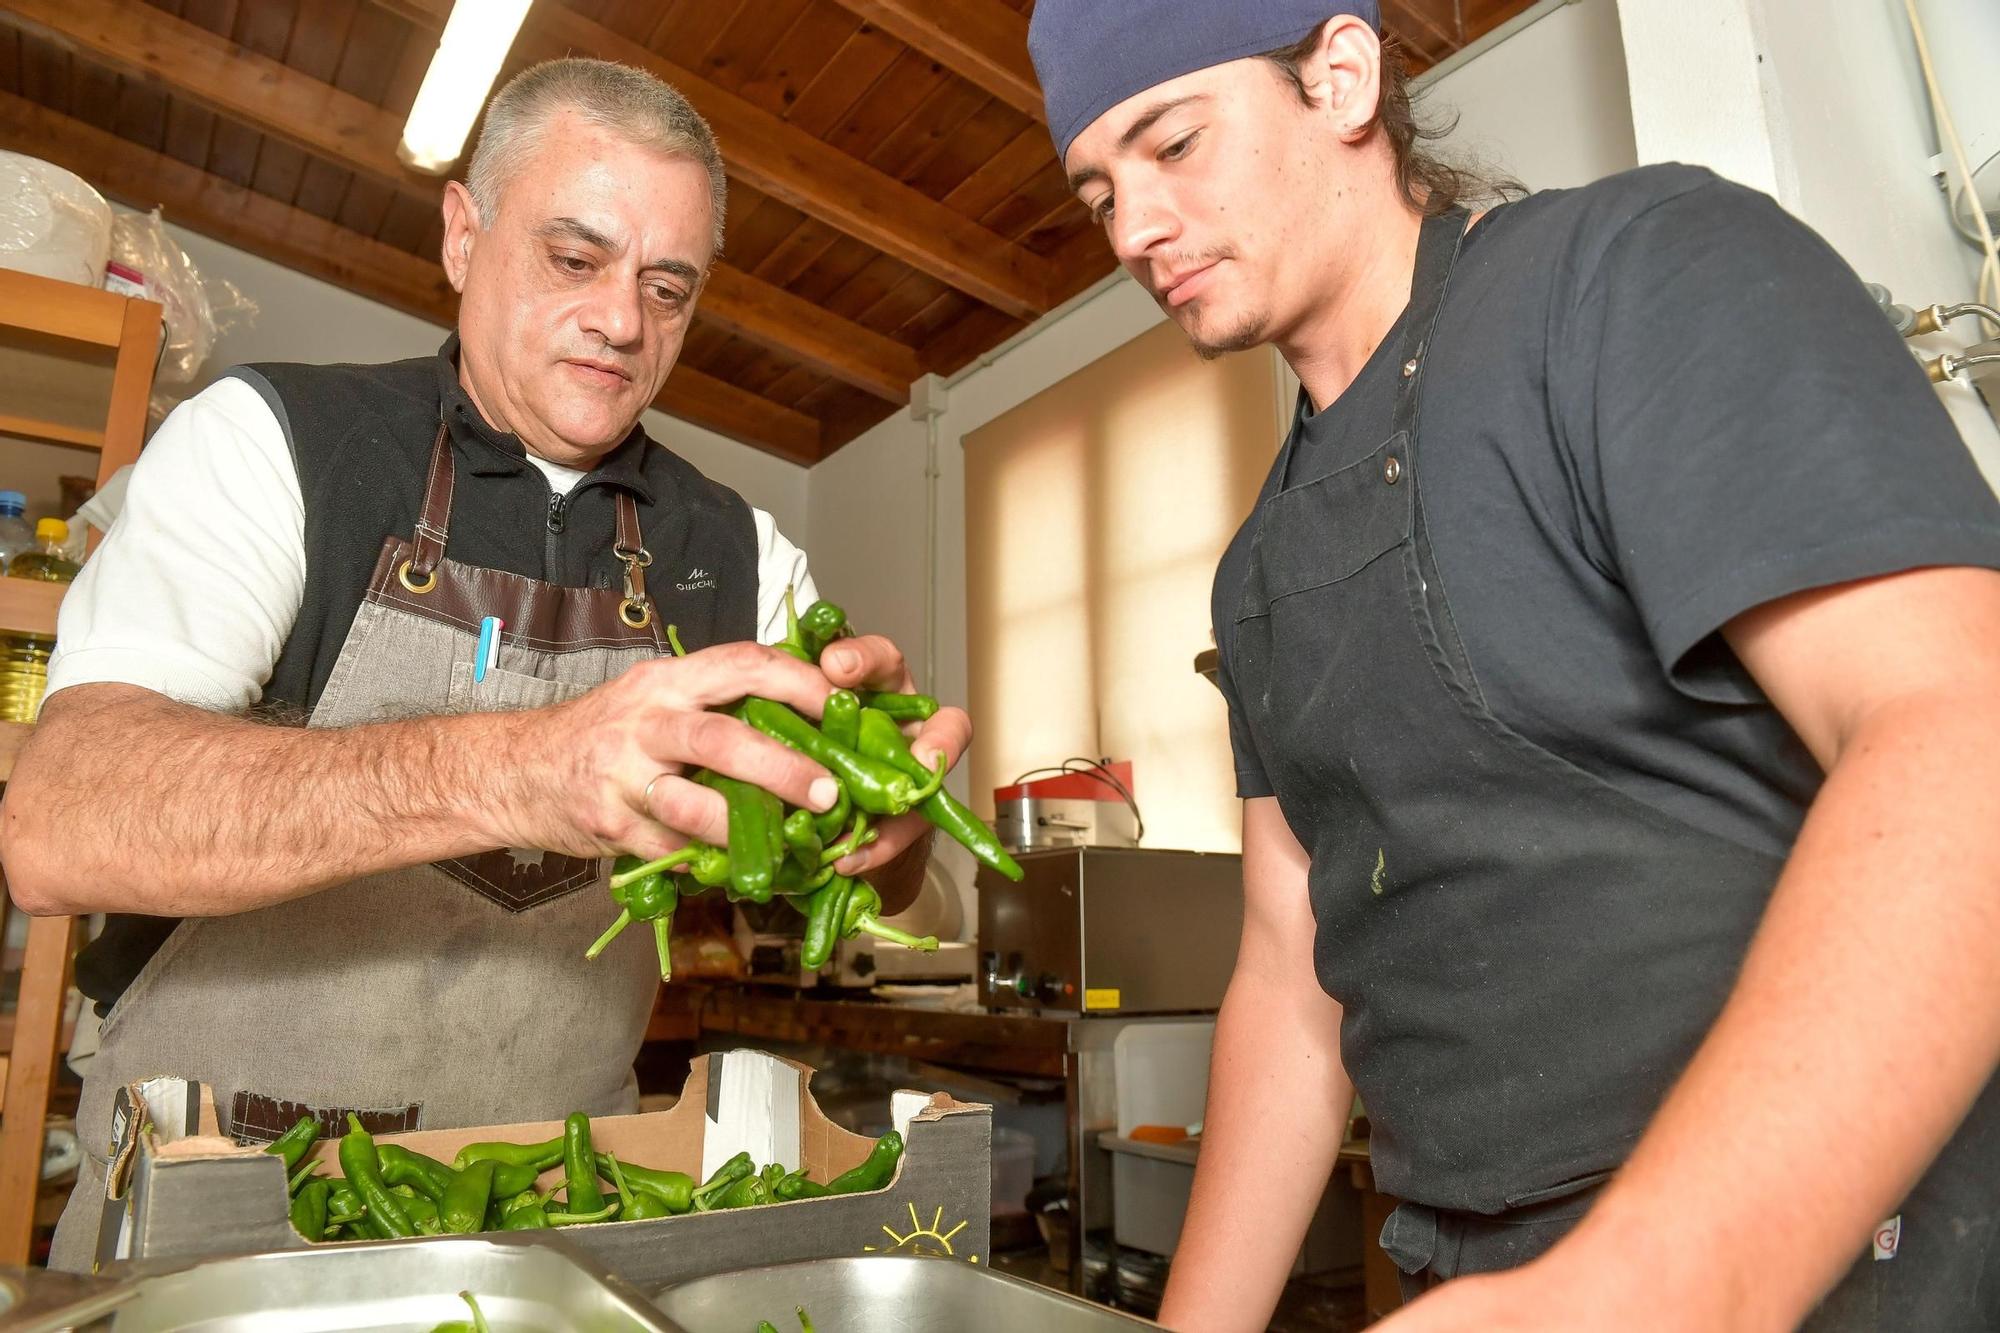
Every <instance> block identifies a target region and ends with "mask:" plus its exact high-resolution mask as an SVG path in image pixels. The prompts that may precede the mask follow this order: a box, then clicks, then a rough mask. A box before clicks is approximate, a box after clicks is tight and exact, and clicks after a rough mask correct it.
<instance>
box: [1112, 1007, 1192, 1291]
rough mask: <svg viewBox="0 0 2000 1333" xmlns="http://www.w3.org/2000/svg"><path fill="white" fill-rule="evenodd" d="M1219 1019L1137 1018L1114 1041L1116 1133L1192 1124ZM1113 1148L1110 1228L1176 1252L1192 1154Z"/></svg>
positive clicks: (1135, 1241) (1154, 1249)
mask: <svg viewBox="0 0 2000 1333" xmlns="http://www.w3.org/2000/svg"><path fill="white" fill-rule="evenodd" d="M1214 1042H1215V1023H1214V1022H1213V1021H1212V1020H1211V1021H1207V1022H1198V1023H1139V1024H1134V1025H1133V1026H1131V1027H1129V1028H1126V1029H1125V1030H1124V1031H1123V1032H1121V1033H1119V1034H1118V1037H1117V1040H1116V1041H1114V1042H1113V1043H1112V1046H1111V1058H1112V1064H1113V1066H1114V1068H1115V1071H1116V1077H1117V1080H1118V1134H1119V1136H1120V1137H1121V1138H1122V1137H1124V1136H1126V1135H1129V1134H1130V1133H1131V1132H1132V1131H1133V1130H1134V1129H1135V1128H1137V1127H1138V1126H1140V1125H1192V1124H1195V1123H1197V1122H1198V1121H1200V1120H1201V1118H1202V1114H1203V1110H1204V1108H1205V1106H1206V1105H1207V1102H1208V1059H1209V1053H1210V1051H1211V1049H1212V1047H1213V1045H1214ZM1145 1147H1146V1145H1142V1146H1141V1148H1140V1150H1139V1151H1113V1152H1112V1154H1111V1197H1112V1230H1113V1233H1114V1234H1115V1235H1116V1236H1117V1238H1118V1243H1119V1244H1120V1245H1124V1246H1129V1247H1130V1248H1132V1249H1135V1250H1147V1251H1149V1252H1151V1253H1153V1254H1163V1255H1171V1254H1172V1253H1173V1252H1174V1248H1175V1246H1176V1245H1177V1244H1178V1243H1179V1241H1180V1234H1181V1222H1182V1221H1183V1220H1184V1219H1185V1218H1186V1216H1187V1205H1188V1192H1189V1191H1190V1190H1192V1189H1193V1188H1194V1153H1193V1152H1191V1151H1189V1150H1188V1149H1187V1148H1186V1147H1184V1146H1179V1147H1176V1148H1173V1149H1169V1150H1167V1151H1164V1152H1157V1151H1156V1152H1147V1151H1145Z"/></svg>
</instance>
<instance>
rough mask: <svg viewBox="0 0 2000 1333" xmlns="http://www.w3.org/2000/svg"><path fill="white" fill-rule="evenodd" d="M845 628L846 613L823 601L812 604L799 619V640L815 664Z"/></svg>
mask: <svg viewBox="0 0 2000 1333" xmlns="http://www.w3.org/2000/svg"><path fill="white" fill-rule="evenodd" d="M846 628H847V612H845V611H843V610H841V609H840V608H839V607H837V606H835V605H834V604H833V603H832V602H829V601H825V600H821V601H817V602H814V603H813V604H812V605H811V606H809V607H807V608H806V613H805V614H804V615H802V616H800V617H799V638H800V639H801V641H802V642H803V643H804V644H805V649H806V652H808V653H809V654H811V655H812V660H813V661H815V662H817V661H819V656H820V654H821V653H823V652H825V651H826V646H827V645H828V644H830V643H832V642H833V641H834V640H835V639H837V638H839V637H840V635H841V633H842V631H844V630H845V629H846Z"/></svg>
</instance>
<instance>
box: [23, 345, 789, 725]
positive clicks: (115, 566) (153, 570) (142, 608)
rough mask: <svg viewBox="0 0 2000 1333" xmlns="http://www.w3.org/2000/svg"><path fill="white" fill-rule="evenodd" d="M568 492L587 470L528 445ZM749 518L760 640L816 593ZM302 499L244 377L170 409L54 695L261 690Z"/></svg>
mask: <svg viewBox="0 0 2000 1333" xmlns="http://www.w3.org/2000/svg"><path fill="white" fill-rule="evenodd" d="M528 457H529V461H530V462H532V463H534V464H535V465H536V466H537V467H538V468H540V469H541V471H542V474H543V475H544V476H546V477H547V478H548V479H549V485H550V486H551V487H552V488H553V489H555V490H557V491H559V492H562V493H563V494H567V493H568V492H569V491H570V489H571V488H573V487H574V486H575V485H576V483H577V482H578V481H580V480H582V478H583V477H584V475H585V474H584V473H582V472H578V471H576V470H575V469H573V468H566V467H561V466H558V465H557V464H554V463H550V462H548V461H547V460H545V459H540V458H536V457H535V456H534V455H532V454H530V455H529V456H528ZM750 512H751V517H752V518H753V520H754V521H755V523H756V531H757V625H758V631H757V632H758V638H759V640H760V641H761V642H764V643H775V642H777V641H778V640H779V639H782V638H783V637H784V636H785V589H786V588H787V587H792V588H796V589H797V597H798V604H799V606H801V607H804V606H806V605H808V604H810V603H811V602H812V601H813V599H814V598H815V597H817V596H818V593H817V592H816V591H815V589H814V587H813V582H812V576H811V575H810V574H809V573H807V571H806V557H805V553H804V552H802V551H800V550H799V549H798V548H797V547H796V546H793V545H792V544H791V542H789V541H787V540H786V539H785V537H784V535H783V534H782V533H780V532H779V531H778V529H777V525H776V524H775V523H774V522H773V521H772V519H771V516H770V515H769V514H767V513H765V512H764V511H763V510H761V509H752V510H751V511H750ZM305 586H306V545H305V501H304V499H303V498H302V497H301V495H300V492H299V476H298V469H297V467H296V465H294V463H293V462H292V452H291V448H290V446H288V445H287V444H286V442H285V432H284V428H283V427H282V426H280V425H279V424H278V419H277V418H276V417H275V416H273V415H272V413H271V409H270V406H269V405H268V404H266V403H265V401H264V399H263V398H262V397H261V396H260V395H259V394H258V393H257V391H256V390H255V389H253V388H251V387H250V386H249V385H248V384H246V383H244V382H243V381H242V380H239V379H235V378H233V377H231V378H225V379H221V380H217V381H216V382H215V383H214V384H212V385H210V386H209V387H208V388H206V389H204V390H202V391H201V392H200V393H199V394H196V395H195V396H194V397H193V398H190V399H189V400H188V401H187V402H185V403H182V404H181V405H180V406H179V407H177V408H175V409H174V411H173V413H172V414H171V415H170V416H168V417H167V419H166V420H165V421H164V422H162V423H161V425H160V428H159V430H158V431H157V432H155V433H154V435H153V438H152V441H151V443H149V444H148V445H147V446H146V449H145V452H144V453H142V454H140V456H139V462H138V465H137V467H136V468H134V470H133V473H132V481H131V485H130V486H129V487H128V488H127V490H126V494H125V507H124V509H123V510H121V511H120V513H119V515H118V518H117V521H116V522H114V523H113V524H112V525H111V530H110V532H108V533H106V534H105V537H104V540H103V542H102V543H100V544H99V546H98V548H97V552H96V554H95V555H93V556H91V558H90V559H89V560H88V561H86V562H85V564H84V566H83V572H82V573H81V574H79V575H78V576H77V580H76V583H75V585H74V586H73V587H72V588H71V589H70V590H69V592H68V594H67V595H66V596H65V597H64V598H63V602H62V610H61V613H60V615H59V617H58V619H57V622H56V650H55V653H54V655H53V656H52V657H51V658H50V660H49V692H50V693H51V694H53V693H55V692H56V691H57V690H61V689H65V688H67V687H69V686H71V685H83V684H87V683H91V682H96V681H115V682H119V683H122V684H127V685H139V686H143V687H145V688H146V689H149V690H154V691H157V692H158V693H160V694H164V695H166V696H167V697H169V698H171V699H178V700H180V701H181V702H183V703H188V704H193V705H195V706H197V707H200V708H207V709H211V710H214V711H216V712H241V711H242V710H244V709H246V708H248V707H250V706H251V705H252V704H255V703H256V702H257V701H258V700H259V699H260V698H261V697H262V696H263V691H264V685H265V682H267V681H268V680H270V678H271V671H272V669H273V667H275V666H276V665H277V661H278V654H279V652H280V651H281V650H282V649H283V648H284V646H285V640H286V639H287V638H288V637H290V635H291V632H292V624H293V622H294V621H295V620H297V618H298V614H299V608H300V606H301V605H302V604H303V602H304V599H305Z"/></svg>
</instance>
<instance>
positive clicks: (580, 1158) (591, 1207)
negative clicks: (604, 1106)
mask: <svg viewBox="0 0 2000 1333" xmlns="http://www.w3.org/2000/svg"><path fill="white" fill-rule="evenodd" d="M563 1181H564V1183H565V1184H566V1185H567V1186H568V1187H569V1192H568V1194H567V1195H566V1196H565V1202H566V1206H567V1208H568V1209H569V1211H570V1212H572V1213H594V1212H596V1211H598V1210H599V1209H600V1208H602V1207H604V1191H602V1190H600V1189H599V1188H597V1159H596V1157H595V1156H593V1155H592V1153H591V1148H590V1117H589V1116H587V1115H585V1114H584V1113H583V1112H581V1111H572V1112H570V1114H569V1118H568V1119H566V1120H564V1121H563Z"/></svg>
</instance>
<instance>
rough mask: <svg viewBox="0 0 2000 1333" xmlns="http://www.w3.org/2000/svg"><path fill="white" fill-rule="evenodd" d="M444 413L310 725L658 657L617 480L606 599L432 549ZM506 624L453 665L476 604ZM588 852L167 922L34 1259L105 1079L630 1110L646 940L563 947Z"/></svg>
mask: <svg viewBox="0 0 2000 1333" xmlns="http://www.w3.org/2000/svg"><path fill="white" fill-rule="evenodd" d="M453 471H454V469H453V463H452V450H451V446H450V443H449V440H448V439H447V436H446V432H445V430H444V428H443V427H442V426H440V427H439V430H438V435H437V439H436V441H435V443H434V444H433V445H432V448H431V465H430V474H429V480H428V482H427V485H426V488H425V496H424V506H423V511H422V515H421V517H420V518H419V519H418V521H417V527H416V534H415V538H414V540H407V541H406V540H404V539H403V538H401V537H396V536H391V537H388V538H386V539H385V540H384V542H383V545H382V551H381V554H380V556H379V557H378V559H377V560H376V564H375V572H374V576H373V578H372V579H371V580H370V582H369V587H368V595H367V598H366V600H365V601H364V602H363V603H362V604H361V607H360V608H359V610H358V611H357V612H356V613H355V617H354V623H353V626H352V628H351V629H350V630H349V631H348V635H347V639H346V641H345V642H344V643H343V644H342V646H341V650H340V656H339V658H338V659H337V661H336V663H335V666H334V669H333V674H332V676H331V677H330V678H329V680H328V682H327V686H326V689H325V690H324V691H323V692H322V694H321V695H320V698H319V701H318V703H317V705H316V706H315V707H314V709H313V712H312V716H311V719H310V721H309V723H308V725H310V726H315V727H344V726H356V725H360V724H363V723H368V722H378V721H384V720H388V719H393V718H405V717H414V716H421V715H431V714H440V713H469V712H498V711H503V710H507V709H516V708H540V707H543V706H545V705H549V704H554V703H559V702H562V701H563V700H566V699H569V698H572V697H574V696H576V695H578V694H581V693H583V692H584V691H586V690H588V689H591V688H592V687H593V686H597V685H601V684H603V683H604V682H606V681H608V680H611V679H612V678H614V677H616V676H617V675H619V674H620V673H621V672H623V671H624V670H625V669H626V668H627V667H629V666H631V665H633V664H634V663H636V662H640V661H644V660H645V659H647V658H650V657H656V656H658V655H660V654H661V653H662V652H664V651H665V650H666V649H665V643H664V640H663V638H662V635H661V631H660V627H659V625H658V624H657V623H656V622H655V618H654V616H653V614H652V603H651V601H650V600H649V599H648V598H647V596H646V592H645V584H644V568H645V566H646V565H647V564H649V563H650V561H651V557H650V556H649V555H648V554H647V552H646V550H645V548H644V546H643V545H642V543H641V540H640V528H639V516H638V510H637V507H636V506H635V504H634V502H633V500H632V497H631V496H630V495H629V494H627V493H625V492H623V491H621V492H619V494H618V496H617V502H616V509H617V523H618V532H617V547H616V550H617V554H618V556H619V558H620V559H621V560H622V561H623V562H624V564H625V568H626V586H625V588H624V590H623V591H622V592H620V591H619V590H616V589H609V588H568V587H559V586H556V585H554V584H548V583H543V582H540V581H539V580H535V579H530V578H526V577H524V576H521V575H518V574H509V573H505V572H502V571H499V570H492V569H480V568H476V567H473V566H469V565H463V564H460V563H458V562H456V561H453V560H450V559H448V558H447V557H446V555H445V542H446V537H447V533H448V528H449V523H450V516H451V491H452V479H453ZM486 616H498V617H500V618H501V619H502V620H503V621H504V622H505V629H504V630H503V632H502V638H501V646H500V651H499V659H498V669H497V670H489V671H488V672H486V674H485V678H484V680H481V681H475V680H474V671H473V655H474V652H475V650H476V649H477V647H478V641H479V626H480V622H481V620H482V618H484V617H486ZM604 874H605V863H604V862H603V861H600V860H594V859H593V860H585V859H580V858H577V857H570V856H561V855H557V854H555V853H552V852H544V851H541V850H539V849H529V848H511V849H499V850H495V851H490V852H486V853H482V854H479V855H475V856H470V857H463V858H460V859H457V860H452V861H441V862H436V863H433V864H428V865H417V866H410V867H407V868H405V869H401V870H393V871H388V872H385V873H383V874H379V875H370V876H367V877H365V878H363V879H358V880H355V881H353V882H351V883H347V884H341V885H336V886H335V887H333V888H330V889H325V890H322V891H321V892H319V893H313V894H308V895H306V896H305V897H303V898H295V899H293V900H291V901H289V902H284V903H279V904H277V905H275V906H272V907H264V908H259V909H257V910H254V911H249V912H242V913H238V914H236V915H234V916H219V917H199V918H192V919H189V920H186V921H183V922H181V923H180V925H179V926H178V927H177V928H176V929H175V930H174V932H173V934H172V935H171V936H169V937H168V939H167V942H166V943H165V945H163V946H162V947H161V949H160V950H159V952H158V953H157V954H155V955H154V956H153V958H152V960H151V961H150V962H149V963H147V965H146V967H145V969H144V970H143V971H142V972H141V973H140V974H139V976H138V977H137V978H136V979H135V980H134V981H133V983H132V985H131V986H130V987H129V988H128V989H127V990H126V991H125V993H124V995H123V996H121V997H120V998H119V1000H118V1002H117V1004H116V1005H114V1006H113V1007H112V1009H111V1011H110V1012H109V1013H108V1014H106V1015H105V1018H104V1025H103V1034H102V1038H101V1041H102V1045H101V1046H100V1048H99V1050H98V1053H97V1056H96V1058H95V1060H94V1061H93V1062H92V1064H91V1068H90V1076H89V1077H88V1078H86V1079H85V1080H84V1085H83V1097H82V1104H81V1107H80V1109H79V1111H78V1115H77V1131H78V1137H79V1138H80V1139H81V1140H82V1142H83V1145H84V1162H83V1166H82V1169H81V1170H80V1171H79V1173H78V1180H77V1185H76V1189H75V1191H74V1192H73V1193H72V1194H71V1196H70V1201H69V1205H68V1207H67V1208H66V1209H65V1210H64V1212H63V1217H62V1222H61V1224H60V1225H59V1226H58V1228H57V1230H56V1238H55V1246H54V1249H53V1251H52V1253H51V1256H50V1266H51V1267H53V1268H65V1269H72V1270H87V1269H88V1268H89V1267H90V1264H91V1260H92V1257H93V1255H94V1253H95V1249H96V1242H97V1235H96V1232H97V1226H98V1221H99V1218H100V1215H101V1205H102V1200H103V1193H104V1173H105V1168H106V1161H107V1158H108V1152H109V1149H110V1146H111V1145H110V1142H109V1137H110V1132H111V1130H110V1120H111V1104H112V1097H113V1094H114V1093H115V1091H116V1090H117V1089H118V1088H119V1087H120V1086H122V1085H123V1084H126V1083H129V1082H132V1081H133V1080H136V1079H142V1078H149V1077H152V1076H154V1075H159V1074H173V1075H179V1076H182V1077H185V1078H189V1079H198V1080H200V1081H201V1082H203V1083H206V1084H208V1085H209V1086H210V1087H211V1088H212V1089H213V1091H214V1094H215V1101H216V1109H217V1111H218V1113H219V1114H220V1116H221V1117H222V1120H223V1128H224V1130H225V1131H226V1132H228V1133H231V1134H233V1135H235V1136H236V1137H237V1138H239V1139H242V1140H246V1141H251V1142H259V1141H269V1140H270V1139H272V1138H275V1137H276V1136H277V1135H278V1134H280V1133H282V1132H283V1131H284V1130H285V1129H286V1128H288V1127H289V1126H290V1125H291V1124H292V1123H293V1122H294V1121H296V1120H297V1119H298V1118H299V1117H300V1116H301V1115H314V1116H317V1117H318V1118H319V1120H320V1123H321V1127H322V1129H323V1130H327V1131H332V1130H334V1129H335V1128H336V1127H337V1126H342V1125H344V1124H345V1119H346V1115H347V1113H348V1112H349V1111H350V1110H351V1111H354V1112H356V1113H357V1114H359V1116H360V1118H361V1120H362V1123H363V1124H364V1125H366V1126H367V1127H368V1128H369V1129H370V1130H371V1131H372V1132H381V1133H393V1132H399V1131H407V1130H413V1129H420V1128H426V1129H428V1128H440V1127H449V1126H457V1125H476V1124H492V1123H503V1122H509V1121H521V1120H552V1119H560V1118H561V1117H562V1116H564V1115H567V1114H568V1113H569V1112H571V1111H585V1112H588V1113H590V1114H592V1115H616V1114H621V1113H629V1112H631V1111H634V1110H636V1109H637V1108H638V1085H637V1082H636V1080H635V1079H634V1077H633V1074H632V1058H633V1056H634V1055H635V1054H636V1053H637V1051H638V1049H639V1045H640V1043H641V1041H642V1040H643V1039H644V1037H645V1032H646V1023H647V1020H648V1018H649V1017H650V1015H651V1013H652V1010H653V1001H654V997H655V994H656V988H657V987H658V985H659V962H658V958H657V955H656V952H655V949H654V945H653V940H652V937H651V934H650V933H649V932H646V931H636V930H635V931H628V932H626V933H625V935H624V936H623V937H621V938H620V939H619V940H618V941H616V942H615V943H614V944H613V945H612V946H611V947H610V948H609V949H608V950H606V951H605V953H604V954H603V955H602V956H600V957H599V958H598V959H597V960H596V961H595V962H586V961H585V960H584V957H583V951H584V949H585V948H587V947H588V946H589V945H590V943H591V941H592V940H594V939H595V938H596V937H597V935H598V933H599V932H600V931H602V930H603V929H604V927H605V926H606V925H608V924H609V923H610V920H611V918H612V916H613V915H615V912H614V910H613V908H612V906H611V900H610V898H609V896H608V895H607V894H606V893H605V892H603V891H601V890H602V886H603V880H604Z"/></svg>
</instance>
